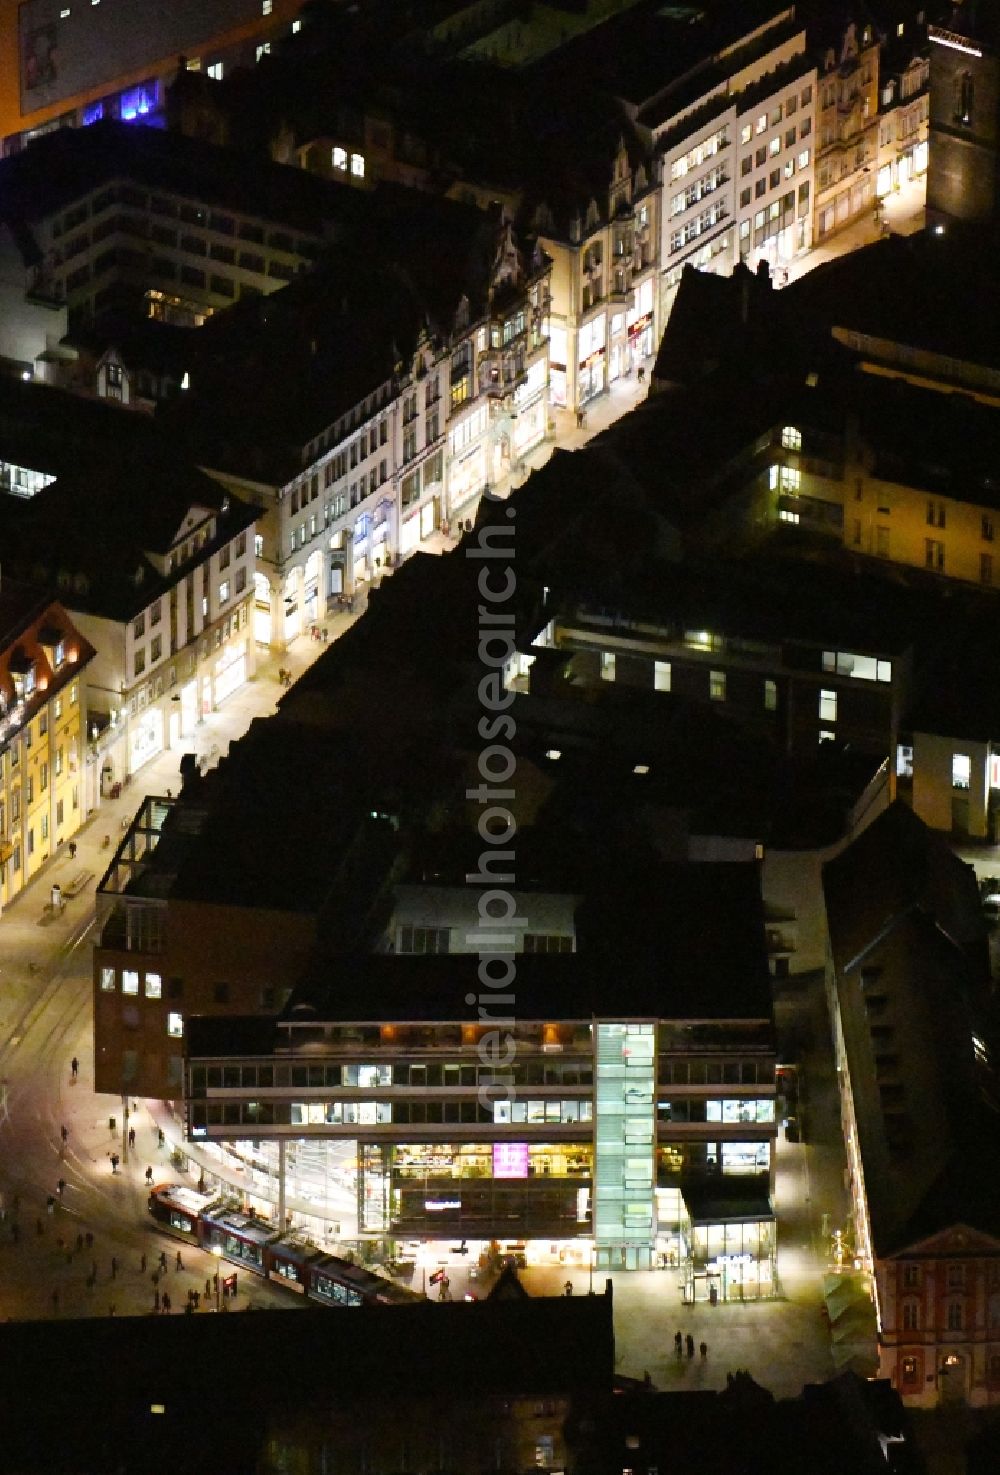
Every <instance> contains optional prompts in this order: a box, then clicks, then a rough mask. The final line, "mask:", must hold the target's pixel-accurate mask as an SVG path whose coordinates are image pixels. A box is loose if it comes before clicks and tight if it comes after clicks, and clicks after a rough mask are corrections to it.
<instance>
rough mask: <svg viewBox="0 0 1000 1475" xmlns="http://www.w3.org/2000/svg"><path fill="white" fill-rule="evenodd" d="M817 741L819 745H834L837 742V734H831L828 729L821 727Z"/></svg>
mask: <svg viewBox="0 0 1000 1475" xmlns="http://www.w3.org/2000/svg"><path fill="white" fill-rule="evenodd" d="M819 740H820V742H821V743H835V742H836V741H837V734H836V733H835V732H831V731H830V729H829V728H828V727H821V728H820V730H819Z"/></svg>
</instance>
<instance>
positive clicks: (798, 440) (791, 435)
mask: <svg viewBox="0 0 1000 1475" xmlns="http://www.w3.org/2000/svg"><path fill="white" fill-rule="evenodd" d="M781 444H782V445H783V446H784V448H785V450H786V451H801V449H802V432H801V430H796V429H795V426H794V425H786V426H785V427H784V428H783V430H782V432H781Z"/></svg>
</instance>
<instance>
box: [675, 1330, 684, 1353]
mask: <svg viewBox="0 0 1000 1475" xmlns="http://www.w3.org/2000/svg"><path fill="white" fill-rule="evenodd" d="M674 1351H675V1352H676V1353H677V1356H678V1357H681V1356H682V1355H683V1352H684V1333H683V1332H674Z"/></svg>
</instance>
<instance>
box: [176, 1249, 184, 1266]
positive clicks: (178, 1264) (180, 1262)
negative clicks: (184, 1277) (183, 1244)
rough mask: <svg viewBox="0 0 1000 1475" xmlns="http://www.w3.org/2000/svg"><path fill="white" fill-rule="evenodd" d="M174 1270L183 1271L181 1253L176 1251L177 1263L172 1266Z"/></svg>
mask: <svg viewBox="0 0 1000 1475" xmlns="http://www.w3.org/2000/svg"><path fill="white" fill-rule="evenodd" d="M174 1269H175V1270H183V1269H184V1262H183V1260H182V1259H181V1252H180V1250H178V1251H177V1263H176V1264H175V1265H174Z"/></svg>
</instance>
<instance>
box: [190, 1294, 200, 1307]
mask: <svg viewBox="0 0 1000 1475" xmlns="http://www.w3.org/2000/svg"><path fill="white" fill-rule="evenodd" d="M191 1295H192V1297H193V1298H194V1309H195V1310H196V1311H200V1310H201V1291H192V1292H191Z"/></svg>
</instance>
